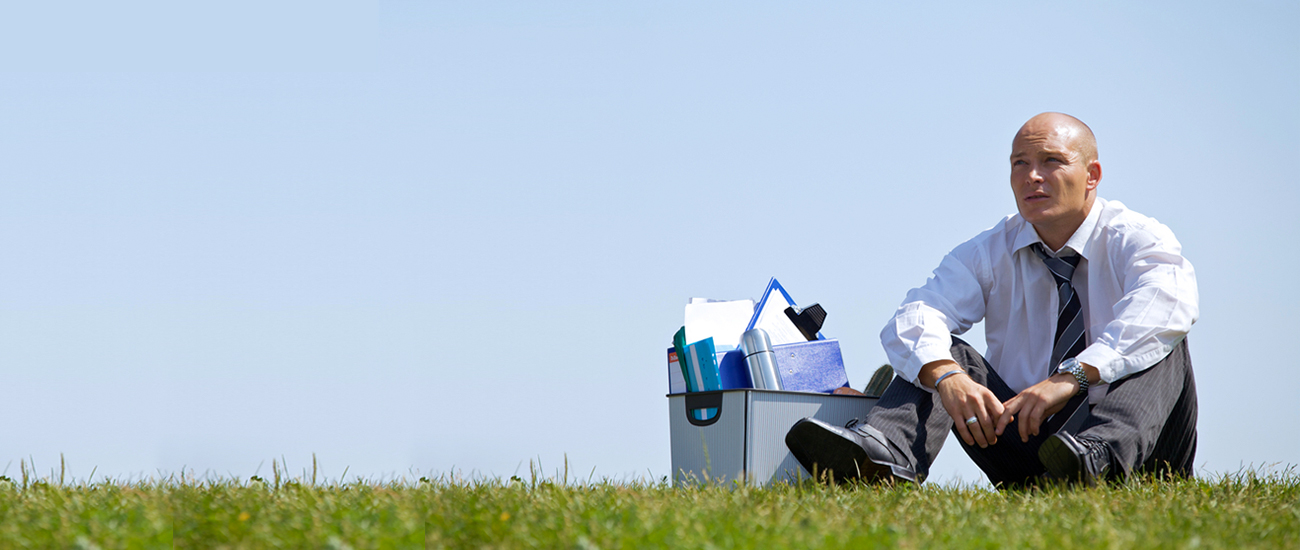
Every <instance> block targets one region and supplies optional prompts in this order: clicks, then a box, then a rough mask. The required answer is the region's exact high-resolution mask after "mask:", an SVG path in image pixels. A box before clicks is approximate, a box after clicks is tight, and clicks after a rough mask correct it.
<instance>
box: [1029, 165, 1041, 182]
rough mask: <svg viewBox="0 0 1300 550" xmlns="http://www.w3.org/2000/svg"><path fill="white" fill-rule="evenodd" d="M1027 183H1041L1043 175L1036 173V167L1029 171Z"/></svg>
mask: <svg viewBox="0 0 1300 550" xmlns="http://www.w3.org/2000/svg"><path fill="white" fill-rule="evenodd" d="M1029 181H1031V182H1033V183H1038V182H1041V181H1043V175H1042V174H1040V173H1039V172H1038V167H1037V166H1035V167H1033V168H1030V169H1029Z"/></svg>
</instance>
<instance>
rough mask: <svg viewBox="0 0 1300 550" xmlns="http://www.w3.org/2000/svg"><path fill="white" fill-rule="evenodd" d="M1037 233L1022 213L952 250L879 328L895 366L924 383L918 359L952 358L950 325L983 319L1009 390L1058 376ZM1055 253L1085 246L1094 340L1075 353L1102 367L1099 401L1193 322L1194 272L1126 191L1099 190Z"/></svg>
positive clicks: (1053, 307)
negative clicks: (1127, 201) (1119, 194)
mask: <svg viewBox="0 0 1300 550" xmlns="http://www.w3.org/2000/svg"><path fill="white" fill-rule="evenodd" d="M1037 242H1042V241H1041V240H1040V239H1039V237H1038V232H1037V231H1035V230H1034V227H1033V226H1032V225H1030V224H1029V223H1028V222H1026V221H1025V220H1024V218H1021V217H1020V215H1019V214H1014V215H1011V216H1007V217H1006V218H1004V219H1003V220H1002V221H1001V222H998V224H997V225H995V226H993V227H992V228H989V229H988V230H986V231H984V232H983V233H980V234H979V235H977V236H976V237H975V238H973V239H971V240H969V241H966V242H965V243H962V244H961V245H959V246H958V247H957V248H954V249H953V250H952V252H949V253H948V255H947V256H944V258H943V261H942V262H940V263H939V267H938V268H936V269H935V270H934V275H933V276H932V277H930V279H929V280H927V281H926V282H925V285H924V286H922V287H920V288H914V289H912V290H911V291H909V292H908V293H907V298H906V299H904V300H903V305H901V306H899V308H898V311H897V312H896V313H895V314H894V317H893V318H892V319H890V320H889V323H888V324H887V325H885V328H884V330H883V331H881V333H880V340H881V342H882V343H883V344H884V347H885V353H886V354H887V355H888V356H889V361H890V364H892V365H894V370H896V371H897V372H898V374H899V375H900V376H902V377H904V378H906V379H907V380H910V381H911V382H912V383H913V384H916V385H917V386H920V383H919V382H918V381H917V375H918V374H919V373H920V371H921V366H922V365H925V364H926V363H929V362H931V361H937V360H940V359H952V354H951V352H950V351H949V348H950V347H951V346H952V336H951V334H962V333H965V332H966V331H967V330H969V329H970V327H971V326H972V325H974V324H975V323H977V322H979V321H981V320H983V321H984V333H985V340H986V341H987V342H988V351H987V353H985V356H984V357H985V358H986V359H988V361H989V363H990V364H991V365H992V366H993V368H994V370H996V371H997V373H998V375H999V376H1000V377H1002V379H1003V380H1004V381H1006V383H1007V385H1008V386H1010V387H1011V389H1012V390H1014V391H1016V392H1017V393H1019V392H1021V391H1023V390H1024V389H1025V388H1028V387H1029V386H1032V385H1034V384H1037V383H1038V382H1041V381H1043V380H1044V379H1046V378H1047V377H1048V376H1051V375H1052V374H1054V373H1055V371H1056V365H1048V364H1047V363H1048V362H1049V361H1051V354H1052V346H1053V344H1054V342H1053V339H1054V337H1055V334H1056V315H1057V307H1058V305H1057V302H1058V301H1059V297H1058V295H1057V292H1056V282H1055V281H1054V280H1053V279H1052V275H1051V272H1049V271H1048V269H1047V266H1046V265H1044V264H1043V261H1042V259H1040V258H1039V257H1038V256H1037V255H1036V254H1034V251H1033V249H1032V248H1030V245H1032V244H1034V243H1037ZM1044 247H1045V248H1046V245H1044ZM1067 249H1068V250H1067ZM1055 253H1056V254H1057V255H1066V254H1070V253H1078V254H1080V255H1082V256H1083V259H1082V260H1080V261H1079V266H1078V268H1076V269H1075V271H1074V277H1073V279H1072V280H1071V284H1072V285H1073V287H1074V289H1075V292H1077V293H1078V294H1079V300H1080V303H1081V304H1082V306H1083V315H1084V319H1085V320H1086V322H1085V326H1086V327H1087V330H1086V334H1085V337H1086V339H1087V340H1086V341H1087V342H1089V344H1088V347H1087V348H1086V349H1084V350H1083V352H1082V353H1080V354H1079V356H1078V359H1079V361H1080V362H1081V363H1085V364H1088V365H1091V366H1093V367H1096V368H1097V370H1098V371H1099V372H1100V374H1101V380H1102V384H1098V385H1096V386H1095V387H1094V388H1093V390H1092V391H1091V393H1090V395H1089V397H1090V401H1091V402H1093V403H1096V402H1097V400H1099V399H1101V398H1102V397H1103V396H1105V394H1106V390H1107V388H1108V386H1107V384H1109V383H1110V382H1114V381H1116V380H1119V379H1121V378H1124V377H1125V376H1128V375H1130V374H1133V373H1136V372H1140V371H1142V370H1144V369H1146V368H1148V367H1150V366H1152V365H1154V364H1156V363H1158V362H1160V360H1161V359H1164V357H1165V356H1166V355H1168V354H1169V352H1170V351H1171V350H1173V348H1174V346H1176V345H1178V343H1179V342H1181V341H1182V339H1183V337H1184V336H1186V335H1187V331H1188V330H1190V329H1191V328H1192V323H1194V322H1196V318H1197V316H1198V314H1199V308H1198V306H1197V301H1198V298H1197V291H1196V272H1195V271H1194V270H1193V269H1192V264H1191V263H1190V262H1188V261H1187V259H1186V258H1183V256H1182V245H1180V244H1179V243H1178V239H1176V238H1175V237H1174V234H1173V232H1172V231H1170V230H1169V228H1168V227H1165V226H1164V225H1163V224H1161V223H1160V222H1158V221H1156V220H1155V219H1153V218H1149V217H1146V216H1143V215H1142V214H1138V213H1137V212H1134V211H1132V210H1129V209H1128V208H1126V207H1125V206H1124V205H1123V204H1121V203H1120V202H1119V201H1107V200H1104V199H1102V198H1100V197H1098V198H1097V199H1096V202H1095V203H1093V206H1092V210H1091V211H1090V212H1089V213H1088V217H1087V219H1085V220H1084V222H1083V225H1080V226H1079V229H1078V230H1077V231H1075V232H1074V235H1072V236H1071V237H1070V239H1069V240H1068V241H1066V243H1065V246H1063V247H1062V249H1061V250H1058V251H1055ZM922 388H923V389H927V390H928V388H924V387H923V386H922ZM930 391H932V390H930Z"/></svg>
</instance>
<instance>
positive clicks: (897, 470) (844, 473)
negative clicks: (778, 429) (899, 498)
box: [785, 418, 916, 483]
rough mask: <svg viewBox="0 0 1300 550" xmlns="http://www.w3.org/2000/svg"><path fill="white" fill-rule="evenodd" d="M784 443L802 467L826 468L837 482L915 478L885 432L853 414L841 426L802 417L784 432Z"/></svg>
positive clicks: (820, 472)
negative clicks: (853, 417) (847, 421)
mask: <svg viewBox="0 0 1300 550" xmlns="http://www.w3.org/2000/svg"><path fill="white" fill-rule="evenodd" d="M785 446H786V447H789V448H790V453H791V454H793V455H794V457H795V459H796V460H798V461H799V464H801V465H803V468H804V469H805V470H808V471H809V472H811V473H813V474H814V475H817V476H821V475H825V474H823V472H829V475H830V476H831V479H832V480H834V481H835V482H836V483H844V482H846V481H851V480H854V479H862V480H863V481H867V482H870V483H877V482H889V481H900V480H901V481H909V482H913V483H915V482H916V472H915V471H914V470H913V469H912V467H910V466H907V465H906V464H907V460H906V459H905V458H903V457H902V456H901V455H899V454H897V453H895V452H893V451H892V450H890V448H889V443H888V442H887V440H886V439H885V436H884V434H881V433H880V431H879V430H876V429H875V428H872V427H871V426H868V425H866V424H865V423H862V422H859V421H858V420H857V419H856V418H855V419H853V420H852V421H850V422H849V423H848V424H846V425H845V426H844V427H842V428H841V427H839V426H832V425H830V424H827V423H825V422H822V421H820V420H817V419H815V418H805V419H803V420H800V421H798V422H796V423H795V424H794V426H793V427H792V428H790V431H789V432H787V433H786V434H785Z"/></svg>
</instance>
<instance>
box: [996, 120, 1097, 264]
mask: <svg viewBox="0 0 1300 550" xmlns="http://www.w3.org/2000/svg"><path fill="white" fill-rule="evenodd" d="M1100 183H1101V161H1099V160H1097V139H1096V138H1094V137H1093V135H1092V130H1090V129H1088V125H1087V124H1084V123H1083V122H1080V121H1079V119H1077V118H1074V117H1072V116H1070V115H1066V114H1061V113H1043V114H1041V115H1038V116H1036V117H1034V118H1031V119H1029V122H1026V123H1025V125H1024V126H1021V127H1020V131H1019V132H1016V139H1014V140H1011V191H1012V192H1013V193H1015V197H1016V206H1017V208H1019V210H1020V215H1021V217H1023V218H1024V219H1025V220H1026V221H1028V222H1029V223H1030V224H1032V225H1033V226H1034V230H1035V231H1037V232H1038V236H1039V238H1041V239H1042V240H1043V244H1046V245H1048V246H1050V247H1051V248H1052V250H1057V249H1059V248H1060V247H1061V246H1062V245H1064V244H1065V241H1066V240H1068V239H1069V238H1070V236H1071V235H1073V234H1074V232H1075V230H1077V229H1078V228H1079V226H1080V225H1082V224H1083V221H1084V220H1085V219H1086V218H1087V217H1088V212H1090V211H1091V210H1092V205H1093V202H1094V201H1095V200H1096V198H1097V185H1098V184H1100Z"/></svg>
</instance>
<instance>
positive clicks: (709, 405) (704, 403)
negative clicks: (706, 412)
mask: <svg viewBox="0 0 1300 550" xmlns="http://www.w3.org/2000/svg"><path fill="white" fill-rule="evenodd" d="M683 403H685V404H686V411H685V412H686V420H688V421H690V423H691V424H693V425H696V426H709V425H711V424H713V423H714V422H717V421H718V419H719V418H722V392H720V391H708V392H699V393H688V394H686V399H685V400H683ZM699 409H718V414H715V415H713V418H709V419H707V420H696V419H695V415H693V414H691V411H696V410H699Z"/></svg>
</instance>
